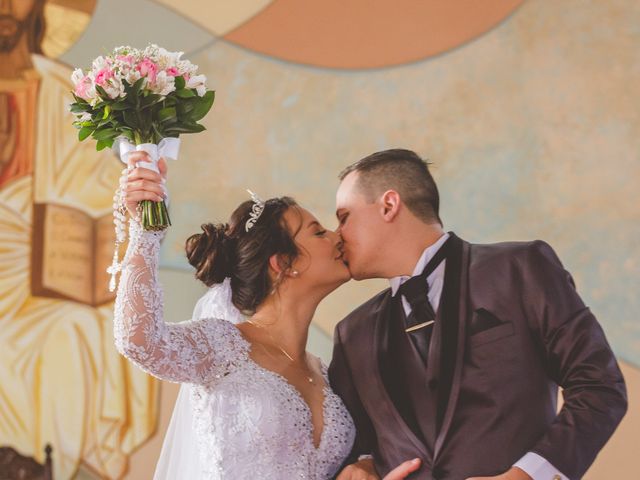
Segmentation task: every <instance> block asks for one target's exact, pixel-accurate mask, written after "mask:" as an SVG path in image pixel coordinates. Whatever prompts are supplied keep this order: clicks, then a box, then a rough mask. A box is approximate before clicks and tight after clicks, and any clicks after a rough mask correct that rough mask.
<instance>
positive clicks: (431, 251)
mask: <svg viewBox="0 0 640 480" xmlns="http://www.w3.org/2000/svg"><path fill="white" fill-rule="evenodd" d="M447 238H449V234H448V233H445V234H444V235H442V236H441V237H440V238H439V239H438V241H436V243H434V244H432V245H429V246H428V247H427V248H425V249H424V252H422V256H421V257H420V259H419V260H418V263H417V264H416V266H415V268H414V269H413V273H412V274H411V276H409V275H399V276H397V277H393V278H391V279H389V283H390V284H391V296H392V297H395V296H396V293H398V289H399V288H400V285H402V284H403V283H404V282H406V281H407V280H409V279H410V278H411V277H413V276H415V275H420V274H421V273H422V271H423V270H424V267H426V266H427V263H429V260H431V259H432V258H433V256H434V255H435V254H436V252H437V251H438V250H440V247H441V246H442V244H443V243H444V242H446V241H447Z"/></svg>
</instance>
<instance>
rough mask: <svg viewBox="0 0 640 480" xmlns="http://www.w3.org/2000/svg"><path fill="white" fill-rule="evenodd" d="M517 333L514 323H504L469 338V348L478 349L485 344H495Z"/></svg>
mask: <svg viewBox="0 0 640 480" xmlns="http://www.w3.org/2000/svg"><path fill="white" fill-rule="evenodd" d="M514 333H515V330H514V328H513V323H511V322H508V323H502V324H500V325H498V326H497V327H492V328H490V329H488V330H483V331H481V332H478V333H476V334H474V335H471V336H470V337H469V346H470V347H477V346H479V345H484V344H485V343H490V342H495V341H496V340H500V339H501V338H506V337H510V336H511V335H513V334H514Z"/></svg>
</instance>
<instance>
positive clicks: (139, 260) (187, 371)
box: [114, 221, 355, 480]
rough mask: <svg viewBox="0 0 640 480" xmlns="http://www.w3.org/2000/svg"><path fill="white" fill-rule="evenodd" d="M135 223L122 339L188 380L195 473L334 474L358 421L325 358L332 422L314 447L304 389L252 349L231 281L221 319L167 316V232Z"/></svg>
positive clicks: (141, 361)
mask: <svg viewBox="0 0 640 480" xmlns="http://www.w3.org/2000/svg"><path fill="white" fill-rule="evenodd" d="M129 231H130V238H129V246H128V249H127V253H126V256H125V259H124V263H123V270H122V274H121V278H120V284H119V286H118V291H117V298H116V303H115V316H114V322H115V323H114V333H115V343H116V347H117V348H118V350H119V351H120V352H121V353H122V354H123V355H125V356H126V357H127V358H128V359H129V360H131V361H132V362H134V363H135V364H136V365H138V366H139V367H140V368H142V369H143V370H145V371H146V372H148V373H150V374H151V375H154V376H156V377H158V378H161V379H163V380H168V381H172V382H180V383H183V384H185V385H183V387H182V389H181V390H182V391H181V395H182V394H183V393H184V391H185V390H188V393H189V399H190V403H191V406H192V417H193V425H192V426H190V427H192V428H193V431H195V437H196V438H195V440H196V441H195V442H194V443H195V445H196V446H197V449H198V456H197V463H198V467H197V470H198V472H197V477H195V478H200V479H203V480H204V479H206V480H210V479H233V480H235V479H245V478H256V479H257V478H260V479H287V480H290V479H295V478H306V479H326V478H331V477H333V476H334V475H335V474H336V472H337V470H338V468H339V467H340V465H341V464H342V462H343V461H344V459H345V458H346V456H347V455H348V454H349V452H350V450H351V447H352V444H353V441H354V437H355V429H354V425H353V422H352V420H351V417H350V416H349V414H348V412H347V410H346V408H345V407H344V405H343V403H342V401H341V400H340V398H339V397H338V396H337V395H335V394H334V393H333V391H332V390H331V389H330V387H329V386H328V379H327V372H326V367H325V366H324V365H323V375H324V378H325V382H326V384H327V386H326V387H325V388H324V395H325V398H324V403H323V418H324V428H323V430H322V435H321V440H320V443H319V446H318V448H315V446H314V443H313V426H312V422H311V412H310V409H309V407H308V405H307V404H306V403H305V401H304V400H303V398H302V396H301V395H300V393H299V392H298V391H297V390H296V389H295V388H294V387H293V386H292V385H291V384H290V383H288V382H287V380H286V379H285V378H284V377H282V376H280V375H279V374H277V373H274V372H272V371H270V370H267V369H265V368H263V367H261V366H260V365H258V364H257V363H256V362H254V361H253V360H252V359H251V357H250V356H249V353H250V349H251V345H250V344H249V343H248V342H247V341H246V340H245V339H244V337H243V336H242V335H241V333H240V330H238V328H237V327H236V326H235V325H234V323H237V322H238V321H239V320H241V318H239V317H241V314H240V312H238V310H237V309H235V308H234V307H233V306H232V304H231V303H230V301H229V293H230V291H229V282H228V280H227V281H225V284H223V285H221V287H220V289H219V292H218V294H217V295H214V296H213V297H212V298H210V300H212V301H214V302H217V304H216V305H214V307H215V308H213V309H210V310H213V311H217V312H220V315H217V317H219V318H201V319H194V320H189V321H186V322H181V323H165V322H164V320H163V298H162V289H161V286H160V284H159V282H158V258H159V251H160V241H161V239H162V237H163V236H164V232H146V231H144V230H143V229H142V227H141V226H140V225H139V224H138V223H137V222H135V221H131V222H130V229H129ZM176 293H178V292H176ZM225 296H226V300H225V298H224V297H225ZM174 420H175V418H174ZM174 420H172V422H173V421H174ZM165 447H166V445H165ZM163 448H164V447H163ZM187 453H188V452H187ZM191 467H192V468H193V464H192V465H191ZM176 478H187V477H184V476H182V475H180V476H179V477H176ZM189 478H190V479H191V478H194V477H192V476H189Z"/></svg>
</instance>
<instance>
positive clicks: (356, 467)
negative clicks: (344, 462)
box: [336, 458, 420, 480]
mask: <svg viewBox="0 0 640 480" xmlns="http://www.w3.org/2000/svg"><path fill="white" fill-rule="evenodd" d="M419 467H420V459H418V458H414V459H413V460H409V461H407V462H404V463H401V464H400V465H398V466H397V467H396V468H394V469H393V470H391V471H390V472H389V473H388V474H387V475H386V476H385V477H384V479H383V480H403V479H405V478H407V476H408V475H409V474H410V473H411V472H415V471H416V470H417V469H418V468H419ZM336 480H380V477H379V476H378V473H377V472H376V469H375V467H374V466H373V460H372V459H370V458H368V459H366V460H360V461H359V462H356V463H353V464H351V465H349V466H347V467H345V469H344V470H342V472H340V475H338V477H337V478H336Z"/></svg>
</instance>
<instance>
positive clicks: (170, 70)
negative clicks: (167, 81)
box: [166, 67, 180, 77]
mask: <svg viewBox="0 0 640 480" xmlns="http://www.w3.org/2000/svg"><path fill="white" fill-rule="evenodd" d="M166 71H167V75H169V76H171V77H177V76H178V75H180V72H179V71H178V69H177V68H176V67H169V68H167V70H166Z"/></svg>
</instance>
